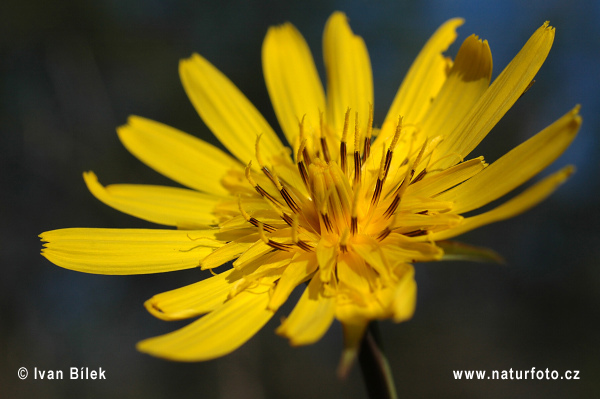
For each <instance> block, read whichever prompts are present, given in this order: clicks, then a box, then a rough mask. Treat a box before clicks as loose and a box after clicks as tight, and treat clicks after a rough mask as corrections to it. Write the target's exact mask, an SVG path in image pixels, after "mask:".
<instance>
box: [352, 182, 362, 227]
mask: <svg viewBox="0 0 600 399" xmlns="http://www.w3.org/2000/svg"><path fill="white" fill-rule="evenodd" d="M359 193H360V185H359V186H357V187H355V188H354V197H353V198H352V212H351V216H350V233H352V235H356V233H358V196H359Z"/></svg>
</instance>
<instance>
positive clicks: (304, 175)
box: [296, 139, 308, 188]
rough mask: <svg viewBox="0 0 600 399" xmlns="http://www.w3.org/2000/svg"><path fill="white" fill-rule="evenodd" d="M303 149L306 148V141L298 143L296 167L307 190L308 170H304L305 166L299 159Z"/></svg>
mask: <svg viewBox="0 0 600 399" xmlns="http://www.w3.org/2000/svg"><path fill="white" fill-rule="evenodd" d="M304 147H306V139H304V140H302V142H301V143H300V147H298V153H297V156H296V162H297V164H296V165H297V166H298V171H299V172H300V177H301V178H302V181H303V182H304V185H305V186H306V188H308V170H307V169H306V164H305V163H304V161H303V160H302V158H300V154H301V153H302V152H303V151H304Z"/></svg>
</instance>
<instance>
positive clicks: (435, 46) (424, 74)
mask: <svg viewBox="0 0 600 399" xmlns="http://www.w3.org/2000/svg"><path fill="white" fill-rule="evenodd" d="M463 22H464V20H463V19H461V18H455V19H451V20H449V21H447V22H446V23H444V24H443V25H442V26H440V27H439V28H438V30H437V31H436V32H435V33H434V34H433V36H431V38H430V39H429V40H428V41H427V43H426V44H425V46H424V47H423V49H422V50H421V52H420V53H419V55H418V56H417V58H416V59H415V61H414V62H413V64H412V66H411V67H410V69H409V70H408V73H407V74H406V77H405V78H404V81H403V82H402V85H401V86H400V89H399V90H398V93H397V94H396V97H395V98H394V101H393V103H392V106H391V107H390V110H389V111H388V114H387V116H386V118H385V121H384V122H383V125H382V128H381V133H380V135H379V136H378V137H377V140H376V143H377V144H381V143H383V142H384V141H387V142H389V141H390V140H391V138H392V137H391V136H393V135H394V131H395V128H396V123H397V122H398V116H403V117H404V121H405V123H415V122H417V121H419V120H420V119H421V118H422V117H423V115H425V112H426V111H427V109H428V108H429V106H430V105H431V99H432V98H435V97H436V95H437V94H438V92H439V90H440V88H441V87H442V85H443V84H444V81H445V80H446V76H447V74H448V68H449V62H448V60H447V59H446V58H445V57H444V56H443V55H442V53H443V52H444V51H446V50H447V49H448V47H449V46H450V44H452V43H453V42H454V40H455V39H456V36H457V34H456V28H458V27H459V26H460V25H462V24H463Z"/></svg>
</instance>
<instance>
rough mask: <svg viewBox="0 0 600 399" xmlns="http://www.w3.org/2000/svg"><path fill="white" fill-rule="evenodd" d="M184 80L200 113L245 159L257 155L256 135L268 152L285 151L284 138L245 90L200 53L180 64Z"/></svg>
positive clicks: (243, 159)
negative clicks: (274, 129)
mask: <svg viewBox="0 0 600 399" xmlns="http://www.w3.org/2000/svg"><path fill="white" fill-rule="evenodd" d="M179 75H180V77H181V82H182V83H183V87H184V89H185V92H186V93H187V95H188V97H189V98H190V100H191V102H192V104H194V107H195V108H196V111H198V114H200V117H201V118H202V120H203V121H204V123H206V125H207V126H208V127H209V129H210V130H211V131H212V132H213V134H214V135H215V136H216V137H217V138H218V139H219V141H220V142H221V143H223V145H224V146H225V147H226V148H227V149H228V150H229V151H230V152H231V153H232V154H233V155H235V156H236V157H237V158H238V159H239V160H240V161H242V163H244V164H247V163H248V162H249V161H251V160H253V159H254V156H255V144H256V137H257V136H258V135H262V138H261V140H260V145H261V151H262V153H263V154H264V155H266V156H268V157H271V156H273V155H280V154H283V153H284V152H285V151H284V148H283V145H282V144H281V141H280V140H279V138H278V137H277V135H276V134H275V132H274V131H273V129H271V127H270V126H269V124H268V123H267V121H265V119H264V118H263V116H262V115H261V114H260V113H259V112H258V111H257V110H256V108H254V105H252V103H251V102H250V101H249V100H248V99H247V98H246V96H244V95H243V94H242V92H241V91H240V90H239V89H238V88H237V87H236V86H235V85H234V84H233V83H232V82H231V81H230V80H229V79H228V78H227V77H226V76H225V75H223V74H222V73H221V72H220V71H219V70H218V69H217V68H215V67H214V66H213V65H212V64H211V63H210V62H208V61H207V60H206V59H204V58H203V57H201V56H200V55H198V54H194V55H192V57H191V58H188V59H185V60H182V61H181V62H180V64H179Z"/></svg>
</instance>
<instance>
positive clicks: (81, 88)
mask: <svg viewBox="0 0 600 399" xmlns="http://www.w3.org/2000/svg"><path fill="white" fill-rule="evenodd" d="M334 10H342V11H345V12H346V13H347V14H348V16H349V18H350V21H351V26H352V28H353V29H354V31H355V32H356V33H358V34H360V35H362V36H363V37H364V39H365V41H366V44H367V46H368V48H369V52H370V55H371V62H372V65H373V73H374V84H375V109H376V114H375V119H376V121H375V122H376V124H377V123H379V124H380V123H381V122H382V121H383V118H384V116H385V112H386V111H387V107H388V106H389V104H390V103H391V101H392V99H393V96H394V94H395V92H396V90H397V88H398V86H399V84H400V82H401V79H402V78H403V76H404V74H405V72H406V71H407V69H408V67H409V66H410V63H411V62H412V61H413V59H414V57H415V56H416V55H417V53H418V51H419V50H420V48H421V46H422V45H423V44H424V43H425V41H426V39H427V38H428V37H429V35H430V34H431V33H432V32H433V31H434V30H435V29H436V27H437V26H438V25H439V24H440V23H442V22H443V21H445V20H446V19H448V18H451V17H456V16H460V17H464V18H466V24H465V25H463V26H462V27H461V28H460V29H459V33H460V36H459V39H458V43H456V44H455V45H454V46H453V47H452V48H451V49H450V51H449V54H451V55H454V54H455V53H456V51H457V49H458V45H459V43H460V41H461V40H463V39H464V38H466V37H467V36H468V35H470V34H471V33H477V34H478V35H479V36H480V37H482V38H485V39H488V40H489V43H490V46H491V48H492V53H493V55H494V66H495V68H494V76H497V75H498V73H499V72H500V71H501V70H502V69H503V68H504V66H505V65H506V64H507V63H508V62H509V61H510V60H511V58H512V57H513V56H514V55H515V54H516V53H517V51H518V50H519V49H520V48H521V46H522V45H523V44H524V43H525V41H526V40H527V39H528V38H529V36H530V35H531V34H532V33H533V32H534V31H535V29H536V28H537V27H539V26H540V25H541V24H542V23H543V22H544V21H545V20H550V21H551V24H552V25H553V26H556V27H557V29H556V40H555V44H554V47H553V50H552V51H551V53H550V56H549V57H548V59H547V61H546V64H545V65H544V66H543V67H542V69H541V71H540V72H539V74H538V76H537V77H536V84H535V85H534V86H533V88H532V90H530V91H529V92H528V93H527V94H526V95H525V96H524V97H523V98H522V99H521V100H519V102H518V103H517V104H516V105H515V107H514V108H513V109H512V110H511V111H510V112H509V113H508V114H507V116H506V117H505V118H504V119H503V120H502V121H501V122H500V123H499V124H498V125H497V127H496V128H495V129H494V130H493V131H492V132H491V134H490V136H489V137H488V138H487V139H486V140H485V141H484V143H482V145H481V146H480V147H479V148H478V149H477V150H476V151H475V153H476V155H480V154H481V155H485V156H486V158H487V159H488V161H493V160H495V159H497V158H498V157H499V156H501V155H502V154H503V153H504V152H506V151H508V150H509V149H511V148H512V147H514V146H515V145H517V144H519V143H520V142H522V141H524V140H525V139H527V138H528V137H530V136H531V135H533V134H534V133H536V132H537V131H539V130H541V129H542V128H543V127H545V126H546V125H548V124H550V123H551V122H552V121H553V120H555V119H556V118H558V117H559V116H560V115H562V114H563V113H565V112H566V111H568V110H569V109H570V108H571V107H573V106H574V105H575V104H577V103H581V104H582V111H581V112H582V115H583V118H584V124H583V127H582V129H581V132H580V134H579V137H578V138H577V139H576V141H575V142H574V143H573V145H572V146H571V147H570V148H569V149H568V150H567V152H566V153H565V155H564V156H562V157H561V158H560V159H559V160H558V161H557V162H556V164H554V165H552V166H551V167H550V170H551V171H555V170H558V168H559V167H561V166H564V165H566V164H568V163H572V164H575V165H576V166H577V168H578V172H577V173H576V174H575V175H574V176H573V177H572V179H571V180H570V181H569V182H567V183H566V184H565V185H564V186H562V187H561V188H560V190H559V191H558V192H557V193H556V194H554V195H553V196H552V197H551V198H550V199H549V200H547V201H546V202H544V203H543V204H541V205H540V206H538V207H537V208H536V209H534V210H532V211H531V212H528V213H527V214H525V215H522V216H519V217H517V218H515V219H513V220H510V221H506V222H502V223H499V224H496V225H492V226H487V227H485V228H482V229H480V230H478V231H476V232H474V233H471V234H468V235H466V236H465V237H463V238H462V240H463V241H466V242H470V243H473V244H477V245H485V246H489V247H492V248H494V249H496V250H497V251H498V252H500V253H501V254H503V255H504V257H505V258H506V260H507V265H506V266H499V265H489V264H473V263H462V262H452V263H450V262H448V263H438V264H430V265H425V264H420V265H417V266H416V269H417V275H416V278H417V282H418V286H419V293H418V295H419V297H418V305H417V312H416V314H415V317H414V318H413V319H412V320H411V321H410V322H407V323H404V324H400V325H395V324H393V323H390V322H385V323H383V324H382V333H383V338H384V341H385V343H386V347H387V353H388V356H389V358H390V362H391V365H392V368H393V371H394V376H395V380H396V384H397V387H398V391H399V393H400V395H401V397H445V398H448V397H456V398H470V397H473V398H476V397H482V398H504V397H539V398H564V397H596V396H598V395H599V394H600V386H599V381H600V378H598V376H599V375H600V361H599V359H600V350H599V343H598V336H599V328H598V326H599V323H598V321H599V314H600V312H599V311H598V309H599V306H600V267H599V266H600V245H599V244H600V239H599V238H600V234H599V229H598V225H599V219H600V217H599V215H600V214H599V207H598V204H599V202H598V196H599V194H600V192H599V191H600V190H599V179H598V171H599V167H598V156H599V150H600V146H599V144H598V134H599V124H600V121H599V114H598V110H599V102H598V95H597V93H598V92H600V79H599V71H600V65H599V60H600V28H599V24H598V20H599V18H600V3H599V2H596V1H593V0H590V1H583V0H580V1H577V0H575V1H558V0H544V1H542V0H533V1H528V2H526V4H525V2H521V1H516V0H513V1H507V0H496V1H486V2H475V1H438V2H436V1H399V2H384V1H373V2H367V1H351V2H342V1H296V2H283V1H280V2H277V1H259V2H243V1H224V2H222V3H221V4H217V2H210V3H209V2H204V3H202V2H193V1H178V2H172V1H166V0H151V1H146V2H135V1H131V0H129V1H125V0H119V1H117V0H103V1H75V0H71V1H69V0H62V1H52V2H48V1H40V0H32V1H22V2H17V1H10V0H9V1H4V2H2V5H0V171H1V175H0V176H1V181H0V182H1V186H0V187H1V190H2V191H1V192H2V196H1V200H0V201H1V202H0V220H1V223H2V229H1V230H0V234H1V236H0V256H1V268H2V269H1V270H2V272H1V273H0V274H1V276H2V277H1V278H0V356H1V357H0V396H2V397H6V398H8V397H10V398H16V397H40V398H71V397H72V398H80V397H88V398H106V397H144V398H162V397H176V395H182V397H192V396H193V397H196V398H217V397H222V398H282V397H285V398H306V397H309V398H312V397H344V398H362V397H365V395H366V392H365V390H364V387H363V385H362V381H361V378H360V374H359V372H358V370H357V369H355V370H353V372H352V373H351V375H350V376H349V378H348V379H347V380H346V381H340V380H338V379H337V378H336V377H335V368H336V366H337V362H338V360H339V356H340V352H341V329H340V327H339V325H337V324H335V325H334V326H333V327H332V328H331V330H330V331H329V333H328V334H327V335H326V336H325V337H324V338H323V339H322V340H321V341H320V342H318V343H317V344H315V345H312V346H309V347H305V348H291V347H290V346H289V345H288V343H287V342H286V341H285V340H284V339H282V338H280V337H278V336H276V335H275V334H274V331H273V330H274V329H275V328H276V327H277V325H278V324H279V322H278V316H276V317H275V318H274V320H273V321H272V322H270V323H269V324H268V325H267V326H266V328H264V329H263V330H262V331H261V332H260V333H259V334H258V335H257V336H256V337H255V338H253V339H252V340H251V341H250V342H249V343H248V344H246V345H245V346H244V347H242V349H240V350H238V351H236V352H234V353H233V354H232V355H229V356H226V357H224V358H221V359H218V360H215V361H210V362H205V363H197V364H178V363H170V362H166V361H162V360H158V359H154V358H151V357H149V356H146V355H143V354H140V353H138V352H136V350H135V348H134V346H135V343H136V342H137V341H139V340H141V339H143V338H146V337H150V336H154V335H157V334H161V333H166V332H168V331H172V330H174V329H176V328H178V327H180V326H182V325H185V323H166V322H163V321H160V320H156V319H154V318H153V317H152V316H150V315H149V314H147V313H146V311H145V310H144V308H143V306H142V303H143V301H144V300H146V299H147V298H149V297H151V296H152V295H154V294H156V293H159V292H162V291H166V290H169V289H173V288H176V287H179V286H182V285H185V284H188V283H191V282H194V281H197V280H198V279H200V278H204V277H206V273H204V272H200V271H198V270H190V271H185V272H178V273H170V274H163V275H154V276H126V277H118V276H95V275H86V274H81V273H76V272H71V271H68V270H63V269H61V268H58V267H56V266H53V265H52V264H50V263H49V262H48V261H46V260H45V259H44V258H42V257H41V256H40V255H39V249H40V243H39V241H38V238H37V235H38V234H39V233H41V232H42V231H46V230H51V229H55V228H62V227H149V224H148V223H145V222H143V221H139V220H136V219H134V218H132V217H129V216H126V215H122V214H120V213H119V212H117V211H114V210H112V209H110V208H109V207H107V206H105V205H103V204H101V203H100V202H99V201H97V200H95V199H94V198H93V197H92V196H91V195H90V194H89V193H88V192H87V190H86V188H85V185H84V184H83V179H82V177H81V173H82V171H84V170H94V171H95V172H96V173H97V174H98V175H99V178H100V181H101V182H103V183H104V184H110V183H154V184H174V183H171V182H170V181H168V180H167V179H166V178H164V177H162V176H159V175H158V174H157V173H155V172H153V171H152V170H150V169H149V168H147V167H146V166H144V165H143V164H141V163H140V162H138V161H137V160H136V159H135V158H134V157H133V156H131V155H130V154H129V153H127V151H126V150H125V149H124V148H123V147H122V146H121V145H120V143H119V141H118V139H117V136H116V134H115V130H114V129H115V127H116V126H118V125H120V124H123V123H125V121H126V118H127V116H128V115H130V114H138V115H142V116H145V117H149V118H152V119H155V120H158V121H161V122H164V123H168V124H170V125H172V126H175V127H177V128H179V129H181V130H184V131H187V132H189V133H192V134H195V135H197V136H199V137H202V138H204V139H206V140H209V141H211V142H213V143H214V142H215V140H214V139H213V138H212V137H211V135H210V132H209V131H208V129H207V128H206V127H205V126H204V124H203V123H202V122H201V121H200V119H199V118H198V117H197V114H196V112H195V111H194V109H193V107H192V106H191V104H190V103H189V102H188V100H187V98H186V96H185V93H184V91H183V89H182V87H181V85H180V82H179V78H178V73H177V68H178V62H179V59H181V58H184V57H188V56H189V55H190V54H191V53H192V52H194V51H196V52H199V53H201V54H203V55H204V56H205V57H207V58H208V59H209V60H211V61H212V62H213V63H214V64H215V65H216V66H217V67H218V68H220V69H221V70H222V71H223V72H224V73H225V74H226V75H228V76H229V77H230V78H231V79H232V80H233V81H234V82H235V83H236V84H237V85H238V87H240V89H242V91H243V92H244V93H245V94H246V95H247V96H248V97H249V98H250V100H251V101H252V102H253V103H254V104H255V105H256V106H257V108H258V109H259V110H261V112H262V113H263V114H264V115H265V117H266V118H267V119H268V120H269V122H271V124H272V125H273V126H277V124H276V119H275V116H274V113H273V111H272V107H271V105H270V103H269V99H268V95H267V91H266V89H265V86H264V83H263V79H262V70H261V65H260V49H261V43H262V39H263V37H264V34H265V33H266V30H267V28H268V27H269V26H270V25H274V24H278V23H282V22H284V21H290V22H292V23H294V24H295V25H296V27H298V28H299V30H300V31H301V32H302V33H303V34H304V36H305V38H306V39H307V41H308V43H309V45H310V46H311V48H312V50H313V53H314V55H315V59H316V61H317V64H318V65H319V68H320V72H321V73H322V67H321V64H322V56H321V34H322V31H323V26H324V24H325V21H326V19H327V18H328V16H329V15H330V14H331V12H332V11H334ZM199 162H201V160H199ZM547 173H548V172H545V174H547ZM295 298H297V294H296V296H295ZM294 300H295V299H294ZM292 302H293V301H292ZM290 309H291V305H287V306H286V307H285V308H284V309H283V311H282V312H281V313H280V314H281V315H286V314H288V313H289V311H290ZM21 366H25V367H28V368H29V370H30V377H29V378H28V379H27V380H25V381H21V380H19V379H18V378H17V370H18V368H19V367H21ZM86 366H87V367H90V368H97V367H102V368H103V369H105V370H106V376H107V381H87V382H85V381H76V382H71V381H68V380H65V381H40V380H33V379H32V378H33V377H32V372H33V368H34V367H38V368H39V369H52V370H57V369H62V370H64V371H65V374H67V373H68V368H69V367H86ZM531 367H536V368H537V369H545V368H549V369H550V370H553V369H555V370H558V371H559V372H561V373H562V372H563V371H565V370H569V369H570V370H580V377H581V379H580V380H579V381H568V382H567V381H531V380H529V381H455V380H454V379H453V378H452V370H458V369H483V370H487V371H488V372H490V371H491V370H494V369H498V370H503V369H509V368H513V369H515V370H524V369H531Z"/></svg>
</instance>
